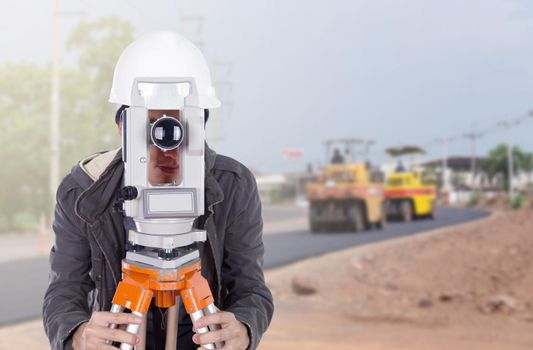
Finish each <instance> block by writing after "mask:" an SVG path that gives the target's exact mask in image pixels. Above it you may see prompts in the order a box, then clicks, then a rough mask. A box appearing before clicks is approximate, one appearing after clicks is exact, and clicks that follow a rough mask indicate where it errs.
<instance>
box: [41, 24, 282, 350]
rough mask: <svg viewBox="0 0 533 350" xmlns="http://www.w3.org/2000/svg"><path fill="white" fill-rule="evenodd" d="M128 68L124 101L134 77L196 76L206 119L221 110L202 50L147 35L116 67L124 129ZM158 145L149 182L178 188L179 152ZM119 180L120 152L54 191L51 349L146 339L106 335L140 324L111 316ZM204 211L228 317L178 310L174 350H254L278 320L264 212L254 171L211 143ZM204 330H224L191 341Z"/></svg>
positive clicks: (48, 318) (120, 235) (156, 332)
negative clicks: (209, 348)
mask: <svg viewBox="0 0 533 350" xmlns="http://www.w3.org/2000/svg"><path fill="white" fill-rule="evenodd" d="M187 59H189V61H188V62H187ZM128 60H130V61H129V63H128V64H124V62H127V61H128ZM165 65H166V67H165ZM124 66H126V67H127V69H128V74H129V75H130V78H128V79H129V80H128V81H127V84H125V85H124V86H126V87H127V85H128V84H129V86H130V90H129V91H126V90H127V88H124V89H123V90H124V91H126V92H127V93H129V92H130V91H131V80H132V78H131V77H135V76H137V77H139V76H140V77H142V76H148V77H149V76H158V77H161V76H165V75H166V76H185V77H194V78H195V79H196V82H197V84H198V87H199V90H200V94H202V93H203V95H202V96H201V97H200V99H199V100H200V103H203V104H202V106H203V107H205V108H206V109H205V111H206V119H207V117H208V108H214V107H216V106H217V103H216V102H217V100H216V98H214V94H213V89H212V88H211V87H210V78H209V76H208V73H209V71H208V70H207V66H206V65H205V61H204V60H203V57H202V56H201V54H200V53H199V50H198V49H197V48H196V47H194V46H193V45H192V44H191V43H190V42H188V41H187V40H185V39H183V38H182V37H180V36H179V35H177V34H175V33H171V32H159V33H154V34H149V35H147V36H144V37H143V38H140V39H139V40H138V41H136V42H134V43H133V44H131V45H130V46H129V47H128V48H127V49H126V50H125V51H124V52H123V54H122V55H121V58H120V59H119V62H118V63H117V67H116V68H115V76H114V81H113V89H112V93H111V98H110V101H111V102H115V103H120V104H122V107H120V109H119V110H118V111H117V117H116V121H117V123H118V127H119V130H120V128H121V127H122V125H121V123H120V118H118V117H119V116H120V114H121V113H122V111H123V110H124V109H125V108H127V106H128V103H127V102H128V101H129V100H128V98H129V97H127V95H125V94H123V96H125V97H123V98H120V85H119V83H120V80H119V79H118V78H117V77H119V78H120V74H121V71H120V69H122V67H124ZM198 66H200V67H199V68H198V69H197V70H195V69H194V67H198ZM204 66H205V67H204ZM191 67H192V68H191ZM165 69H166V71H165ZM206 71H207V76H206V74H205V72H206ZM122 73H123V72H122ZM124 91H123V92H124ZM114 95H115V97H113V96H114ZM117 96H119V97H117ZM210 101H211V102H210ZM213 101H214V102H213ZM163 116H166V117H173V118H178V119H179V117H180V114H179V110H159V109H150V110H149V118H150V121H155V120H157V119H159V118H161V117H163ZM152 146H153V145H150V148H149V152H150V153H149V158H150V163H149V164H148V179H149V181H150V183H151V184H154V185H155V184H161V183H172V182H179V179H180V174H181V172H180V166H181V164H180V159H179V152H177V151H176V152H172V151H169V152H162V151H160V150H158V149H157V148H156V147H152ZM123 172H124V165H123V161H122V158H121V152H119V151H117V150H115V151H111V152H106V153H102V154H97V155H93V156H91V157H89V158H87V159H85V160H83V161H81V162H80V163H79V164H78V165H77V166H75V167H74V168H73V169H72V171H71V173H70V174H69V175H67V176H66V177H65V178H64V179H63V181H62V183H61V185H60V186H59V189H58V191H57V204H56V210H55V220H54V231H55V234H56V240H55V244H54V246H53V248H52V251H51V254H50V264H51V274H50V285H49V287H48V290H47V291H46V294H45V298H44V305H43V316H44V325H45V330H46V332H47V335H48V337H49V339H50V343H51V346H52V348H53V349H71V348H72V349H75V350H78V349H113V347H111V346H110V345H107V343H108V342H109V341H116V342H122V343H128V344H131V345H136V344H138V343H139V341H140V338H139V337H138V336H135V335H133V334H130V333H127V332H125V331H124V330H121V329H120V328H119V329H110V328H108V327H107V326H108V324H110V323H117V324H121V325H124V324H129V323H139V322H141V320H140V319H138V318H137V317H135V316H134V315H132V314H125V313H122V314H111V313H109V312H107V310H109V309H110V306H111V299H112V297H113V294H114V291H115V288H116V286H117V284H118V282H119V281H120V275H121V265H120V262H121V259H123V258H124V256H125V241H126V238H125V231H126V230H127V229H128V221H127V218H125V217H124V216H123V214H122V213H120V212H117V211H114V210H113V204H114V202H115V201H116V198H117V193H118V190H119V189H120V187H121V184H122V176H123ZM205 213H206V214H205V215H203V216H201V217H200V218H198V220H197V221H196V226H197V227H198V228H203V229H205V230H206V231H207V237H208V240H207V241H206V242H204V243H203V244H202V243H200V244H199V251H200V256H201V259H202V275H204V277H205V278H206V279H207V280H208V282H209V285H210V288H211V291H212V293H213V297H214V299H215V304H216V305H217V306H218V307H219V308H220V309H221V310H222V311H221V312H220V313H216V314H214V315H209V316H205V317H203V318H201V319H199V320H198V322H196V323H195V324H192V323H191V320H190V318H189V317H188V315H186V313H185V312H184V310H183V305H180V317H179V327H178V345H177V347H178V349H180V350H181V349H196V348H197V347H200V346H201V345H202V344H210V343H215V342H225V348H226V349H255V348H256V347H257V345H258V343H259V340H260V338H261V336H262V334H263V333H264V332H265V331H266V329H267V327H268V325H269V323H270V320H271V317H272V313H273V303H272V295H271V293H270V291H269V290H268V288H267V287H266V285H265V282H264V277H263V272H262V261H263V252H264V248H263V242H262V235H261V234H262V219H261V204H260V201H259V196H258V192H257V187H256V184H255V180H254V178H253V176H252V174H251V173H250V171H249V170H248V169H247V168H246V167H244V166H243V165H242V164H240V163H238V162H237V161H235V160H233V159H231V158H229V157H225V156H221V155H217V154H216V153H215V152H214V151H213V150H211V149H209V147H207V145H206V146H205ZM164 311H165V310H162V309H158V308H156V307H155V306H152V307H151V308H150V312H149V319H150V320H149V324H148V337H147V339H146V343H147V344H146V346H147V348H148V349H160V348H162V345H161V344H162V343H164V342H162V341H161V339H160V338H161V334H163V333H164V332H161V328H162V326H164V324H162V318H161V313H163V312H164ZM207 324H220V325H221V329H220V330H218V331H211V332H208V333H204V334H201V335H200V334H195V335H194V337H193V332H194V330H196V329H198V328H201V327H202V326H205V325H207ZM191 340H192V341H193V342H194V343H193V342H191Z"/></svg>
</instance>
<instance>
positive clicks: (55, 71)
mask: <svg viewBox="0 0 533 350" xmlns="http://www.w3.org/2000/svg"><path fill="white" fill-rule="evenodd" d="M52 11H53V12H52V31H53V32H52V77H51V82H50V134H49V137H50V168H49V176H50V178H49V186H50V194H51V198H52V203H55V193H56V190H57V187H58V186H59V166H60V156H61V154H60V147H59V140H60V128H59V125H60V120H61V94H60V90H61V77H60V74H61V71H60V66H61V26H60V23H59V20H60V16H65V15H76V16H84V15H86V12H85V11H61V0H54V7H53V9H52Z"/></svg>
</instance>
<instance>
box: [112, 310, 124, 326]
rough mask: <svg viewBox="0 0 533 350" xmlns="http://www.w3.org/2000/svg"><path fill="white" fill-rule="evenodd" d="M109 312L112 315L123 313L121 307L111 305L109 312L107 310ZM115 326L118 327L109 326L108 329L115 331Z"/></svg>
mask: <svg viewBox="0 0 533 350" xmlns="http://www.w3.org/2000/svg"><path fill="white" fill-rule="evenodd" d="M109 311H111V312H112V313H114V314H118V313H121V312H122V311H124V308H123V307H122V306H120V305H117V304H113V305H111V310H109ZM117 326H118V325H117V324H116V323H111V324H109V328H111V329H115V328H117Z"/></svg>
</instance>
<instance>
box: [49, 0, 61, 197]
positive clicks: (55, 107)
mask: <svg viewBox="0 0 533 350" xmlns="http://www.w3.org/2000/svg"><path fill="white" fill-rule="evenodd" d="M60 7H61V0H54V8H53V14H52V17H53V41H52V79H51V88H50V92H51V94H50V169H49V172H50V179H49V180H50V183H49V185H50V194H51V196H52V201H53V200H54V198H55V192H56V190H57V186H58V185H59V156H60V155H59V118H60V114H59V113H60V100H59V99H60V95H59V90H60V84H61V80H60V79H59V74H60V72H59V64H60V62H59V60H60V50H61V44H60V41H61V35H60V30H59V12H60Z"/></svg>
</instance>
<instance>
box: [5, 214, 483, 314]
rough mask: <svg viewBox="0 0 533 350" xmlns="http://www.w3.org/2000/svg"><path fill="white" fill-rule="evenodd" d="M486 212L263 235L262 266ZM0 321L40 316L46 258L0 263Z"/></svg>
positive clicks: (279, 216)
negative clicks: (348, 229) (367, 227)
mask: <svg viewBox="0 0 533 350" xmlns="http://www.w3.org/2000/svg"><path fill="white" fill-rule="evenodd" d="M289 211H290V210H287V211H284V210H280V209H268V208H265V211H264V218H265V220H276V219H281V220H283V219H289V218H291V217H292V216H293V215H301V212H302V211H301V210H293V211H291V213H290V214H289V213H288V212H289ZM487 215H489V213H488V212H486V211H483V210H478V209H459V208H441V209H439V211H438V213H437V218H436V219H435V220H416V221H413V222H411V223H389V224H388V225H387V227H386V228H385V229H384V230H374V231H367V232H359V233H352V232H335V233H320V234H311V233H310V232H309V231H308V230H302V231H291V232H287V233H277V234H271V235H265V236H264V242H265V268H266V269H270V268H274V267H278V266H282V265H285V264H288V263H291V262H295V261H298V260H301V259H304V258H308V257H312V256H318V255H322V254H325V253H328V252H331V251H335V250H339V249H345V248H348V247H351V246H356V245H361V244H367V243H372V242H376V241H381V240H385V239H389V238H394V237H401V236H406V235H410V234H414V233H419V232H423V231H427V230H431V229H434V228H438V227H444V226H449V225H454V224H458V223H462V222H467V221H471V220H475V219H478V218H482V217H485V216H487ZM0 276H1V278H2V283H1V287H0V296H1V298H0V310H1V311H2V312H1V313H0V325H2V324H8V323H14V322H20V321H23V320H27V319H34V318H37V317H40V316H41V306H42V300H43V295H44V291H45V289H46V286H47V280H48V260H47V259H46V258H35V259H28V260H19V261H16V262H10V263H2V264H0Z"/></svg>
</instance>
